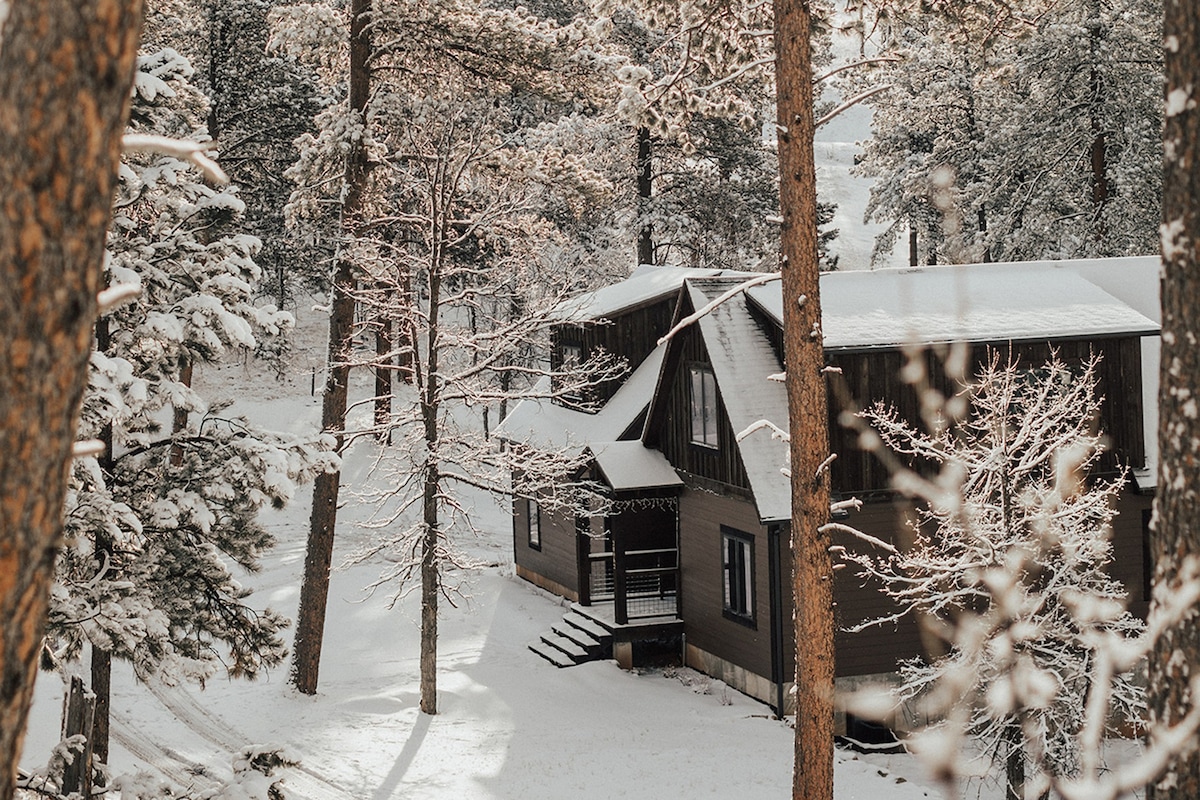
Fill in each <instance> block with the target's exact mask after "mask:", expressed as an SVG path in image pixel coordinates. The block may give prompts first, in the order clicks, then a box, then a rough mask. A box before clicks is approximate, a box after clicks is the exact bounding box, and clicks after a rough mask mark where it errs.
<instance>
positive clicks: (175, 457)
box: [171, 353, 194, 467]
mask: <svg viewBox="0 0 1200 800" xmlns="http://www.w3.org/2000/svg"><path fill="white" fill-rule="evenodd" d="M193 372H194V362H193V361H192V358H191V356H189V355H187V354H186V353H185V354H183V355H180V356H179V382H180V383H182V384H183V385H184V386H186V387H188V388H189V389H190V388H192V374H193ZM187 423H188V412H187V409H186V408H180V407H179V406H176V407H175V409H174V411H173V412H172V414H171V433H172V434H176V435H178V434H180V433H183V432H184V431H186V430H187ZM171 466H172V467H181V466H183V446H182V445H180V444H178V443H176V444H173V445H171Z"/></svg>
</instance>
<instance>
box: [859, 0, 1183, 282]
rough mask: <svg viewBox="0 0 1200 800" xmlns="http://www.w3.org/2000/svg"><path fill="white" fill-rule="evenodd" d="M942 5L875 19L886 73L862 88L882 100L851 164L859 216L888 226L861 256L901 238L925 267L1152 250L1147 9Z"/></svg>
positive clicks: (1153, 172)
mask: <svg viewBox="0 0 1200 800" xmlns="http://www.w3.org/2000/svg"><path fill="white" fill-rule="evenodd" d="M945 5H946V6H947V8H945V9H942V10H941V13H933V14H904V13H896V10H894V9H890V10H889V11H890V12H891V13H890V14H889V15H888V16H886V17H885V19H886V23H887V24H884V25H881V26H879V27H878V30H879V31H880V32H881V35H882V41H881V42H880V46H881V47H882V48H883V50H884V52H885V53H887V54H889V55H890V56H892V57H893V60H892V61H890V62H886V63H887V66H885V67H882V68H880V69H879V70H878V74H876V75H874V76H872V77H871V78H870V80H872V81H877V82H878V83H880V84H886V85H889V86H890V87H891V88H890V89H889V90H888V91H885V92H881V93H880V94H878V95H876V96H874V97H873V98H872V99H871V100H870V102H871V103H872V104H873V105H874V107H875V109H876V114H875V117H874V129H875V136H874V140H873V141H872V142H871V143H869V144H868V146H867V148H866V151H865V153H864V161H863V164H862V171H863V173H864V174H866V175H869V176H871V177H873V178H875V179H876V183H875V185H874V187H873V190H872V197H871V203H870V206H869V207H868V214H869V215H870V217H871V218H873V219H875V220H877V221H881V222H886V223H889V227H888V228H887V229H886V230H885V231H884V233H883V234H882V235H881V236H880V238H879V240H878V242H877V246H876V254H877V255H878V254H879V253H880V252H886V251H887V250H889V249H890V248H891V247H892V246H893V245H894V244H895V241H896V238H897V236H898V234H899V233H900V232H901V231H902V230H903V229H905V228H907V229H908V231H909V232H910V235H912V236H913V237H915V242H916V244H917V248H916V249H917V251H918V252H919V256H918V257H919V259H920V260H921V261H925V262H927V263H936V262H937V261H939V260H941V261H951V262H959V263H963V262H970V261H980V260H1027V259H1036V258H1070V257H1095V256H1113V255H1130V254H1138V253H1145V252H1150V251H1152V249H1153V247H1154V232H1155V228H1156V224H1157V209H1156V206H1155V202H1154V199H1153V198H1155V197H1157V196H1158V193H1159V192H1160V191H1161V189H1160V187H1161V178H1160V175H1159V172H1158V166H1157V165H1158V162H1159V159H1160V157H1161V149H1160V143H1159V141H1158V135H1157V133H1156V131H1157V129H1158V127H1159V122H1158V120H1159V119H1160V118H1161V116H1160V114H1161V112H1160V110H1159V109H1158V107H1157V104H1156V102H1155V97H1156V94H1157V89H1156V85H1157V82H1158V80H1159V78H1158V71H1159V68H1160V66H1159V65H1160V61H1159V56H1158V54H1157V53H1156V52H1155V49H1154V44H1153V43H1154V42H1156V41H1158V39H1159V33H1158V19H1157V7H1156V6H1155V4H1154V3H1153V2H1149V0H1124V1H1123V2H1119V3H1109V2H1101V0H1095V1H1094V2H1084V3H1069V4H1046V5H1044V6H1043V5H1041V4H1039V5H1035V6H1033V7H1030V8H1029V9H1027V13H1026V14H1025V16H1024V17H1022V18H1020V19H1015V18H1012V17H1009V16H1006V15H1005V14H1004V13H997V14H996V15H994V16H993V17H990V18H989V17H988V15H986V14H982V15H981V14H977V13H974V12H972V11H971V10H970V9H969V6H966V5H965V4H961V3H954V2H950V3H947V4H945ZM981 5H987V4H981ZM1000 6H1003V4H1000ZM1000 10H1001V11H1002V10H1003V9H1000ZM1010 12H1011V9H1010ZM1031 23H1036V25H1035V26H1034V25H1032V24H1031ZM850 79H851V80H861V78H857V77H855V76H851V78H850ZM914 260H916V259H914Z"/></svg>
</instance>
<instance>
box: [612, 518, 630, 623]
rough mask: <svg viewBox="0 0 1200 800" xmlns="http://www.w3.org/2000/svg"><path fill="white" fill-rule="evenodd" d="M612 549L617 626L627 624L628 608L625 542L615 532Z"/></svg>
mask: <svg viewBox="0 0 1200 800" xmlns="http://www.w3.org/2000/svg"><path fill="white" fill-rule="evenodd" d="M612 549H613V616H614V617H615V621H616V623H617V624H618V625H626V624H628V623H629V606H628V605H627V603H626V597H625V542H624V537H623V536H621V535H620V534H619V533H618V532H617V531H616V530H614V531H613V536H612Z"/></svg>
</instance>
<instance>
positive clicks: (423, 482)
mask: <svg viewBox="0 0 1200 800" xmlns="http://www.w3.org/2000/svg"><path fill="white" fill-rule="evenodd" d="M355 9H360V7H359V6H355ZM339 17H340V15H339V14H338V13H337V11H336V10H335V9H333V8H331V7H328V6H324V5H307V6H303V7H292V8H287V9H279V10H277V12H276V15H275V19H276V40H277V42H278V43H279V46H280V47H282V48H285V50H286V51H287V52H294V53H296V54H297V55H298V56H300V55H305V56H307V57H309V58H310V59H313V61H314V63H315V64H316V66H317V68H318V69H319V70H320V71H321V73H322V74H323V75H324V76H325V78H326V79H327V85H328V86H330V87H332V88H333V90H334V92H337V91H340V90H338V89H337V88H336V87H338V86H339V85H340V84H341V82H342V81H343V77H342V75H341V74H340V73H339V71H338V69H337V67H336V64H337V63H338V59H340V58H341V57H342V55H344V53H345V50H346V47H345V41H344V40H343V39H342V38H341V36H340V35H338V34H337V33H334V34H333V35H330V32H331V31H334V32H337V31H340V30H341V28H340V27H338V25H336V24H331V23H332V22H333V21H336V20H338V19H339ZM370 36H371V52H372V54H373V55H372V58H371V62H370V65H371V70H372V71H371V74H370V75H369V79H370V81H371V82H372V83H371V85H372V89H371V91H370V93H369V97H370V103H369V104H368V105H365V106H364V107H362V108H361V110H360V109H357V107H356V108H353V109H348V108H347V106H346V105H344V104H338V105H331V106H330V107H329V108H327V109H325V110H324V111H322V113H321V115H320V118H319V120H318V129H319V133H318V135H317V136H314V137H307V138H303V139H302V140H301V144H302V149H301V154H300V159H299V160H298V162H297V164H296V166H295V167H294V168H293V170H292V171H291V175H292V176H293V178H294V179H295V180H296V181H297V183H298V186H297V189H296V191H295V192H294V194H293V199H292V203H291V212H292V214H293V216H294V218H296V219H297V220H302V219H303V218H304V217H305V216H306V215H309V214H312V213H319V211H320V208H321V206H322V204H323V201H324V200H325V198H327V197H329V196H330V191H331V190H333V191H334V193H335V195H336V193H337V190H338V188H339V187H343V186H350V187H354V191H355V192H361V194H360V195H358V196H356V197H355V207H354V209H353V215H352V220H353V224H352V225H351V226H350V227H348V228H347V229H346V230H345V231H344V234H345V235H344V240H343V241H342V242H341V243H340V248H341V255H340V258H341V259H344V262H340V263H339V271H340V270H341V266H340V264H341V263H345V264H346V265H348V269H349V270H350V280H352V281H353V282H354V283H357V285H358V286H359V287H360V288H358V289H357V290H356V289H351V290H350V291H349V293H348V294H349V296H350V301H351V302H352V303H353V302H357V303H359V304H360V307H362V308H364V310H366V312H367V314H368V316H369V318H370V319H372V320H375V323H374V324H379V325H381V327H383V328H384V329H390V330H391V331H393V332H394V333H395V336H396V339H397V341H395V342H394V343H393V344H392V345H391V346H390V347H387V346H380V347H378V348H377V349H376V353H375V354H374V355H373V356H367V357H364V358H362V359H360V363H363V364H369V365H372V366H374V367H376V368H377V369H379V370H386V371H389V372H391V371H397V370H398V371H400V372H402V373H403V374H406V375H408V376H409V378H410V379H411V381H412V389H411V390H409V389H408V388H407V387H401V388H400V390H399V391H397V392H396V393H395V394H396V397H395V399H394V400H391V401H390V406H391V408H390V409H388V411H387V412H386V413H379V409H378V407H377V415H376V420H377V422H376V432H377V433H380V434H382V435H381V437H380V438H381V441H383V442H385V443H386V442H389V441H390V439H391V435H392V434H391V431H393V430H394V431H395V432H396V433H397V434H398V435H399V436H400V437H401V438H402V440H403V441H404V442H405V443H406V444H407V447H404V448H401V449H399V450H398V451H395V452H394V453H392V454H390V455H392V456H393V458H395V459H396V460H397V462H398V463H399V464H400V465H401V467H400V469H401V471H402V476H401V477H398V478H397V481H396V485H397V486H400V487H402V488H401V490H400V493H401V494H402V495H404V497H405V499H404V500H402V501H401V502H400V505H401V507H404V508H411V507H415V508H420V509H421V516H420V519H419V521H414V522H413V525H414V527H412V528H411V529H407V531H406V533H407V541H408V542H409V547H410V548H411V549H408V550H406V552H410V553H416V554H417V556H416V560H415V561H413V560H411V559H400V561H399V563H401V564H403V565H405V566H404V568H400V569H396V570H393V571H391V573H389V575H388V576H387V577H388V578H390V579H399V580H401V581H402V582H403V579H406V578H415V579H417V580H419V581H420V584H421V594H422V615H421V616H422V637H421V641H422V657H421V665H422V666H421V708H422V710H423V711H425V712H426V713H430V714H432V713H436V709H437V695H436V643H437V608H438V598H439V596H440V594H441V593H442V592H443V585H442V576H443V573H444V571H445V570H446V569H448V568H450V567H452V566H453V557H452V556H451V555H450V549H448V546H447V542H448V534H449V531H450V527H449V525H450V523H449V521H448V518H452V517H453V516H454V513H455V512H454V509H455V504H454V502H453V499H452V497H453V495H452V493H451V491H450V488H449V487H450V486H452V485H453V483H454V482H455V481H459V480H466V481H468V482H474V483H476V484H481V485H487V486H495V482H494V480H493V478H492V477H479V476H478V475H469V473H470V471H471V470H472V469H475V468H477V467H478V468H480V469H484V471H485V472H486V473H487V474H488V475H490V476H495V475H497V474H498V473H496V472H495V469H494V467H495V463H494V462H495V459H494V458H493V459H491V461H492V468H491V469H490V470H488V469H485V467H486V465H487V459H485V458H484V457H483V455H482V453H483V451H484V449H486V448H485V447H484V446H483V445H481V443H480V442H478V441H476V440H473V439H472V437H471V435H470V434H467V433H462V432H460V431H459V430H458V428H459V426H458V424H457V423H456V422H455V420H454V418H453V415H451V414H450V409H451V408H456V407H461V406H462V405H468V406H470V405H482V404H484V403H486V402H489V401H495V400H499V401H500V402H504V400H503V398H504V397H506V396H509V395H511V394H512V393H513V392H515V391H516V390H517V389H518V387H520V386H522V385H523V384H522V382H521V381H520V380H517V381H516V382H514V377H516V378H519V377H520V376H521V375H525V374H528V373H529V372H530V363H529V357H530V351H531V348H532V347H534V346H535V341H534V340H533V339H532V338H531V335H532V334H531V333H529V332H530V331H536V330H538V329H540V330H542V331H543V332H544V331H545V329H546V326H547V325H548V324H549V323H548V317H547V316H546V314H547V302H546V299H545V298H546V296H547V295H549V296H551V297H555V296H556V295H557V293H556V292H555V291H553V290H552V288H551V287H553V286H555V285H556V284H557V283H558V281H557V279H556V278H555V277H554V276H553V275H550V274H548V273H545V274H538V275H537V276H536V277H535V274H534V273H531V272H530V271H529V270H530V269H531V268H533V267H537V266H540V265H541V264H543V263H544V262H545V261H546V258H547V256H549V255H550V254H551V253H552V252H555V251H556V250H557V247H558V244H559V242H560V241H561V240H562V237H561V236H560V235H559V234H558V232H557V230H556V226H555V222H556V220H557V219H559V218H561V216H563V215H564V214H567V215H569V214H570V213H572V209H573V208H575V207H576V203H577V202H578V201H583V200H584V199H585V198H586V197H587V196H588V195H591V194H594V193H597V192H603V191H604V190H605V188H606V187H605V181H604V180H603V178H602V177H600V176H598V175H596V174H595V173H594V171H592V170H589V169H588V168H586V166H584V165H583V164H582V160H581V159H580V158H578V157H576V156H574V155H572V154H570V153H569V152H567V150H566V149H564V148H563V147H562V146H560V145H558V144H557V143H556V142H555V133H557V132H559V131H556V130H555V128H556V125H555V122H556V121H559V120H562V121H563V124H564V125H565V126H568V127H569V125H570V121H569V120H565V119H564V118H566V117H568V116H569V115H570V114H571V112H572V110H574V108H575V107H576V106H586V105H587V104H588V103H589V102H590V98H589V97H588V95H587V92H589V91H591V90H593V89H594V81H593V80H592V77H591V76H593V75H594V74H595V73H596V72H597V71H598V70H599V69H601V68H602V67H603V66H604V64H603V62H602V60H601V59H599V57H598V55H597V54H596V53H595V52H594V51H593V50H592V49H591V48H590V45H591V43H592V42H593V40H594V35H593V32H592V31H591V30H590V29H589V28H588V27H587V26H584V25H582V24H581V23H572V24H570V25H565V26H559V25H557V24H555V23H554V22H553V21H550V20H541V19H537V18H535V17H531V16H530V15H529V14H528V13H526V12H525V11H524V10H523V9H516V10H505V9H492V8H485V7H481V6H480V5H479V4H477V3H473V2H467V1H466V0H456V2H452V3H445V4H442V5H441V6H440V7H438V8H430V7H429V6H428V5H427V4H424V3H411V2H395V3H381V4H377V5H375V6H374V8H373V11H372V17H371V26H370ZM352 41H354V40H352ZM354 74H357V73H354ZM354 74H352V76H351V77H352V79H353V77H354ZM351 89H352V93H351V98H353V97H363V95H361V94H359V93H357V92H354V91H353V82H352V83H351ZM539 123H541V124H539ZM343 152H360V153H361V154H362V155H361V158H362V159H365V161H366V163H368V164H369V165H370V170H369V179H368V180H365V181H363V182H362V183H361V184H356V183H352V182H351V181H349V180H348V179H343V180H342V181H336V180H330V177H331V176H334V175H337V174H338V170H339V169H340V167H341V165H343V164H344V163H345V162H344V161H343V160H342V153H343ZM348 177H349V175H348V173H347V176H346V178H348ZM550 184H554V185H556V186H558V187H559V193H558V195H557V197H553V196H551V194H550V193H549V192H547V191H546V189H545V187H546V186H548V185H550ZM347 196H349V195H347ZM564 198H565V201H566V202H564ZM345 219H347V217H344V220H345ZM347 285H350V282H349V281H347ZM335 313H336V309H335ZM531 319H532V320H533V322H530V320H531ZM332 341H333V340H332V339H331V344H332ZM331 362H332V363H331V367H333V368H335V369H347V368H349V365H350V356H349V354H348V353H345V352H338V351H333V350H331ZM414 393H415V394H414ZM380 399H382V398H380ZM343 408H344V406H343ZM327 421H328V420H327ZM460 433H461V435H460ZM452 464H453V465H458V467H459V468H461V469H462V470H463V471H461V472H460V471H459V470H458V469H452V468H451V465H452ZM499 474H503V475H507V471H504V472H503V473H499ZM410 488H411V489H412V490H413V492H415V494H412V495H409V494H407V492H408V490H409V489H410ZM414 504H415V505H414ZM331 528H332V526H330V530H331ZM392 543H393V541H392V539H391V538H387V539H385V540H384V543H383V544H381V545H380V546H381V547H385V546H388V545H389V544H392ZM328 544H329V545H330V546H331V544H332V541H331V540H329V541H328ZM311 552H313V548H312V547H311V546H310V553H311ZM326 564H327V562H326ZM325 569H327V566H326V567H325ZM320 571H322V570H321V569H318V570H316V572H320ZM306 583H307V581H306ZM321 602H323V601H314V602H313V603H310V605H314V606H315V605H320V604H321ZM299 647H300V642H299V640H298V641H297V648H298V649H299ZM305 647H306V648H307V647H308V646H307V645H306V646H305ZM317 648H318V649H319V644H318V645H317Z"/></svg>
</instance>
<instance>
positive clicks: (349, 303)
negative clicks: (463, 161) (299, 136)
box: [291, 0, 371, 694]
mask: <svg viewBox="0 0 1200 800" xmlns="http://www.w3.org/2000/svg"><path fill="white" fill-rule="evenodd" d="M370 11H371V2H370V0H353V2H352V3H351V6H350V98H349V100H350V109H351V111H352V112H353V113H356V114H360V115H364V116H365V113H366V108H367V101H368V99H369V96H370V91H371V82H370V71H369V69H368V66H367V64H368V59H369V57H370V51H371V43H370V38H369V35H368V32H367V23H368V22H369V21H370ZM369 166H370V165H369V163H368V161H367V153H366V150H365V149H364V148H363V146H362V141H361V139H356V140H355V143H354V145H353V146H352V147H351V149H350V152H349V153H348V154H347V155H346V167H345V173H344V181H345V186H346V191H345V196H344V199H343V201H342V211H341V229H342V237H343V240H344V241H343V244H342V248H341V250H340V252H339V253H338V260H337V270H336V272H335V273H334V276H333V287H332V289H331V292H332V298H331V303H330V305H331V311H330V315H329V372H328V377H327V378H326V381H325V394H324V396H323V398H322V401H321V428H322V430H324V431H325V432H327V433H331V434H333V436H334V438H335V439H336V441H337V451H338V452H339V453H340V452H341V451H342V446H343V444H344V442H345V430H346V402H347V396H348V384H349V380H350V338H351V334H352V328H353V326H354V289H355V285H354V284H355V281H354V264H353V261H352V254H351V252H350V251H351V249H352V244H351V243H352V240H353V238H354V236H355V235H356V233H357V230H358V225H359V223H360V218H361V216H362V210H363V205H364V198H365V194H366V184H367V173H368V171H369ZM340 484H341V472H340V471H338V472H327V473H323V474H321V475H319V476H317V479H316V480H315V481H314V482H313V507H312V516H311V517H310V519H309V531H308V547H307V550H306V552H305V557H304V580H303V582H302V583H301V585H300V609H299V611H298V612H297V614H296V637H295V639H294V641H293V647H292V668H291V682H292V685H293V686H295V687H296V689H297V690H299V691H300V692H301V693H303V694H316V692H317V679H318V677H319V674H320V666H321V645H322V643H323V641H324V638H325V604H326V602H327V600H328V598H329V568H330V565H331V564H332V563H333V537H334V530H335V528H336V525H337V500H338V489H339V487H340Z"/></svg>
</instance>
